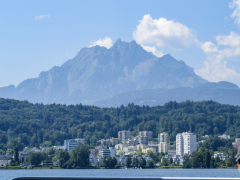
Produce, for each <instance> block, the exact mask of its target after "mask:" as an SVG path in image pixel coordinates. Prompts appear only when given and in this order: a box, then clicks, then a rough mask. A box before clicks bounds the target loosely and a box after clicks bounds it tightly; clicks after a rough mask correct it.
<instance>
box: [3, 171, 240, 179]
mask: <svg viewBox="0 0 240 180" xmlns="http://www.w3.org/2000/svg"><path fill="white" fill-rule="evenodd" d="M36 176H38V177H43V176H55V177H56V176H57V177H69V176H71V177H79V176H82V177H83V176H85V177H86V176H88V177H96V176H98V177H228V178H229V177H238V178H240V174H239V173H238V170H237V169H97V170H96V169H94V170H93V169H57V170H56V169H43V170H34V169H26V170H0V179H1V180H11V179H13V178H16V177H36Z"/></svg>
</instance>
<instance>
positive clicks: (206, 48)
mask: <svg viewBox="0 0 240 180" xmlns="http://www.w3.org/2000/svg"><path fill="white" fill-rule="evenodd" d="M201 48H202V50H203V52H205V53H206V54H208V53H213V52H217V51H218V47H217V46H215V45H214V44H213V43H212V42H210V41H207V42H205V43H204V44H203V45H202V46H201Z"/></svg>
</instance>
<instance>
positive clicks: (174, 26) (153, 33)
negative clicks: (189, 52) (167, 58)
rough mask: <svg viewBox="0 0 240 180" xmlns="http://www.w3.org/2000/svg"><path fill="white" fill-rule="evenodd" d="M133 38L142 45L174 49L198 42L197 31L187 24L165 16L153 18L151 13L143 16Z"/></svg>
mask: <svg viewBox="0 0 240 180" xmlns="http://www.w3.org/2000/svg"><path fill="white" fill-rule="evenodd" d="M133 38H134V39H135V40H136V42H137V43H138V44H141V45H148V44H150V45H155V46H158V47H164V46H167V47H170V48H174V49H182V48H185V47H187V46H189V45H191V44H196V43H197V42H198V41H197V39H196V35H195V32H194V31H193V30H191V29H190V28H188V27H187V26H185V25H183V24H181V23H179V22H175V21H173V20H167V19H165V18H159V19H152V17H151V16H150V15H149V14H147V15H145V16H143V19H142V20H141V21H140V23H139V25H138V26H137V29H136V30H135V31H134V32H133Z"/></svg>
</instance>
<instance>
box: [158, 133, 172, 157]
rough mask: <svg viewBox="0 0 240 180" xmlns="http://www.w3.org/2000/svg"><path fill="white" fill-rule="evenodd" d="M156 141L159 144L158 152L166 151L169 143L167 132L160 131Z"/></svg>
mask: <svg viewBox="0 0 240 180" xmlns="http://www.w3.org/2000/svg"><path fill="white" fill-rule="evenodd" d="M158 142H159V146H158V152H159V153H161V152H163V153H167V152H168V150H169V149H170V143H169V138H168V133H165V132H163V133H160V134H159V135H158Z"/></svg>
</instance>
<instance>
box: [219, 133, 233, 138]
mask: <svg viewBox="0 0 240 180" xmlns="http://www.w3.org/2000/svg"><path fill="white" fill-rule="evenodd" d="M218 137H220V138H222V139H230V135H226V134H223V135H221V136H218Z"/></svg>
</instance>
